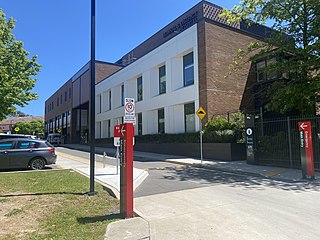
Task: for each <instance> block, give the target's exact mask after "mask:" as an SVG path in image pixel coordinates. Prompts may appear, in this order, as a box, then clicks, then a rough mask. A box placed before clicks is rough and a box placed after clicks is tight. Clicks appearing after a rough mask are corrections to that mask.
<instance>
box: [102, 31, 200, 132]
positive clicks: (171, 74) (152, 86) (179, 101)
mask: <svg viewBox="0 0 320 240" xmlns="http://www.w3.org/2000/svg"><path fill="white" fill-rule="evenodd" d="M190 52H193V55H194V84H193V85H190V86H186V87H184V81H183V56H184V55H186V54H188V53H190ZM164 65H165V66H166V93H164V94H159V67H161V66H164ZM140 76H142V85H143V100H142V101H139V102H137V78H138V77H140ZM122 84H124V96H125V97H128V98H134V99H136V104H135V107H136V109H135V112H136V113H140V112H142V126H143V127H142V134H156V133H158V109H159V108H164V112H165V113H164V115H165V132H166V133H183V132H185V126H184V124H185V123H184V104H186V103H190V102H194V104H195V111H196V110H197V109H198V108H199V80H198V46H197V25H194V26H192V27H190V28H189V29H187V30H185V31H184V32H182V33H180V34H179V35H177V36H176V37H174V38H172V39H171V40H169V41H168V42H166V43H164V44H163V45H161V46H159V47H158V48H156V49H154V50H153V51H151V52H150V53H148V54H146V55H145V56H143V57H141V58H139V59H137V60H136V61H135V62H133V63H132V64H130V65H128V66H126V67H125V68H123V69H122V70H120V71H118V72H116V73H115V74H113V75H111V76H110V77H108V78H107V79H106V80H104V81H102V82H100V83H99V84H97V85H96V95H99V94H102V96H103V97H102V103H103V104H102V105H103V107H102V109H103V110H102V111H101V113H98V114H97V115H96V122H100V121H106V120H109V119H110V120H111V122H110V128H111V131H110V132H111V134H110V135H111V136H113V126H114V125H116V123H117V119H118V120H120V119H121V118H122V117H123V116H124V107H123V106H121V85H122ZM110 89H111V91H112V94H111V95H112V109H111V110H108V109H107V107H106V106H104V105H105V103H106V102H108V100H107V99H108V97H106V96H104V94H106V93H107V91H109V90H110ZM195 116H196V115H195ZM121 122H122V120H121ZM137 122H138V119H137ZM195 124H196V126H195V129H196V131H199V119H198V117H197V116H196V117H195ZM135 128H138V126H137V125H136V126H135ZM102 129H104V124H102ZM137 133H138V132H137V131H136V130H135V134H137ZM105 136H106V134H105V133H102V136H101V137H105Z"/></svg>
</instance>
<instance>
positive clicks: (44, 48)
mask: <svg viewBox="0 0 320 240" xmlns="http://www.w3.org/2000/svg"><path fill="white" fill-rule="evenodd" d="M198 2H199V0H161V1H160V0H157V1H156V0H136V1H132V0H122V1H110V0H96V59H97V60H101V61H107V62H115V61H117V60H118V59H119V58H120V57H122V56H123V55H124V54H126V53H127V52H129V51H130V50H131V49H133V48H134V47H136V46H137V45H139V44H140V43H142V42H143V41H144V40H146V39H147V38H149V37H150V36H152V35H153V34H154V33H156V32H157V31H159V30H160V29H161V28H163V27H164V26H165V25H167V24H168V23H170V22H171V21H173V20H174V19H175V18H177V17H178V16H179V15H181V14H183V13H184V12H185V11H187V10H188V9H189V8H191V7H192V6H194V5H196V4H197V3H198ZM211 2H212V3H214V4H217V5H219V6H222V7H226V8H232V7H233V6H234V5H235V4H238V2H239V1H238V0H229V1H223V0H215V1H211ZM90 4H91V0H27V1H26V0H1V2H0V8H1V9H2V10H3V11H4V12H5V14H6V15H7V17H13V18H14V19H16V21H17V23H16V28H15V30H14V32H13V33H14V34H15V36H16V39H17V40H20V41H22V42H24V48H25V49H26V50H27V51H28V52H30V56H31V55H38V62H39V63H40V64H41V65H42V68H41V72H40V73H39V74H38V76H37V79H38V81H37V84H36V87H35V88H34V89H33V91H35V92H38V95H39V99H38V100H36V101H31V102H30V103H29V105H28V106H26V107H24V108H22V109H21V108H20V110H21V111H23V112H25V113H27V114H31V115H44V102H45V100H46V99H47V98H48V97H49V96H50V95H51V94H53V93H54V92H55V91H56V90H57V89H58V88H59V87H60V86H61V85H62V84H63V83H65V82H66V81H67V80H68V79H70V77H72V76H73V75H74V74H75V73H76V72H77V71H78V70H79V69H80V68H81V67H82V66H83V65H84V64H86V63H87V62H88V61H89V59H90Z"/></svg>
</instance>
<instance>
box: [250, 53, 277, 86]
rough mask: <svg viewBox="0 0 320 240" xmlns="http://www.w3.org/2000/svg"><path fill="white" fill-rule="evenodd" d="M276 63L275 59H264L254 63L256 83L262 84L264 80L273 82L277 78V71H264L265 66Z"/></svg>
mask: <svg viewBox="0 0 320 240" xmlns="http://www.w3.org/2000/svg"><path fill="white" fill-rule="evenodd" d="M276 62H277V60H276V58H270V59H264V60H262V61H260V62H257V63H256V74H257V75H256V77H257V82H262V81H266V80H274V79H277V78H278V77H279V73H278V71H277V70H266V69H265V68H266V67H267V66H270V65H273V64H275V63H276Z"/></svg>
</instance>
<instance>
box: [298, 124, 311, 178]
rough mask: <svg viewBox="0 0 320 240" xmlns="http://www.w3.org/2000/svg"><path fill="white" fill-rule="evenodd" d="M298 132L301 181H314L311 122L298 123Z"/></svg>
mask: <svg viewBox="0 0 320 240" xmlns="http://www.w3.org/2000/svg"><path fill="white" fill-rule="evenodd" d="M298 127H299V132H300V150H301V151H300V154H301V155H300V156H301V170H302V178H303V179H307V178H310V179H314V159H313V148H312V133H311V122H309V121H308V122H298Z"/></svg>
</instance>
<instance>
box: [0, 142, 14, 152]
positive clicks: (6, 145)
mask: <svg viewBox="0 0 320 240" xmlns="http://www.w3.org/2000/svg"><path fill="white" fill-rule="evenodd" d="M12 147H13V141H8V142H2V143H0V150H6V149H11V148H12Z"/></svg>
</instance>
